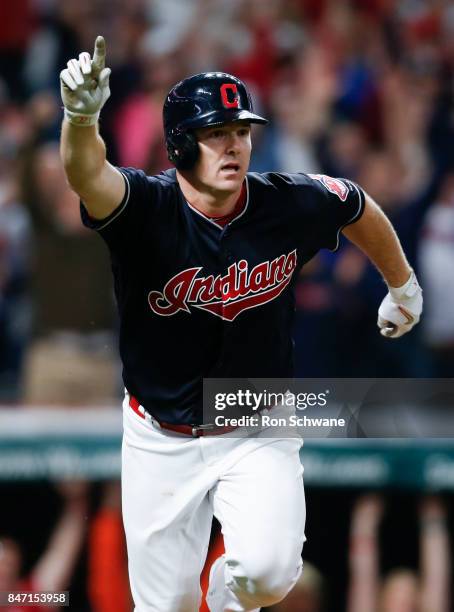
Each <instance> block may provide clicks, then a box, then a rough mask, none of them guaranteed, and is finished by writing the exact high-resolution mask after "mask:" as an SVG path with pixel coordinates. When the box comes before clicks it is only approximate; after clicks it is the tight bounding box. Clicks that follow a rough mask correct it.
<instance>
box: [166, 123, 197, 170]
mask: <svg viewBox="0 0 454 612" xmlns="http://www.w3.org/2000/svg"><path fill="white" fill-rule="evenodd" d="M166 145H167V156H168V158H169V161H170V162H172V164H174V165H175V166H176V168H177V169H178V170H190V169H191V168H192V167H193V166H194V164H195V163H196V161H197V158H198V156H199V145H198V143H197V139H196V137H195V135H194V134H193V133H192V132H191V131H182V130H179V129H174V130H172V131H171V132H170V134H168V135H167V139H166Z"/></svg>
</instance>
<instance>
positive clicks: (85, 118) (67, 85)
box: [60, 36, 110, 126]
mask: <svg viewBox="0 0 454 612" xmlns="http://www.w3.org/2000/svg"><path fill="white" fill-rule="evenodd" d="M105 61H106V41H105V40H104V38H103V37H102V36H98V37H97V38H96V42H95V50H94V53H93V59H91V57H90V54H89V53H85V52H84V53H81V54H80V55H79V59H78V60H77V59H70V60H69V62H68V64H67V66H68V67H67V68H65V69H64V70H62V71H61V72H60V90H61V98H62V100H63V104H64V107H65V117H66V119H67V120H68V121H69V122H70V123H73V124H74V125H79V126H87V125H94V124H95V123H96V122H97V121H98V119H99V113H100V111H101V108H102V107H103V106H104V104H105V102H106V100H107V99H108V98H109V96H110V89H109V77H110V68H106V67H105Z"/></svg>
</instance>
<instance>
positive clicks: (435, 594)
mask: <svg viewBox="0 0 454 612" xmlns="http://www.w3.org/2000/svg"><path fill="white" fill-rule="evenodd" d="M30 493H33V489H30V487H28V488H25V496H27V495H28V496H29V495H30ZM47 494H48V495H50V497H51V499H53V501H54V502H55V503H53V504H51V505H50V507H49V508H48V510H47V516H46V520H45V521H43V520H42V518H41V517H40V515H39V509H40V505H42V502H41V504H40V503H36V504H35V514H36V516H35V522H34V524H30V525H29V526H25V527H24V524H23V523H22V524H21V525H20V526H19V525H17V524H16V525H15V528H13V529H12V528H11V526H8V525H7V524H1V525H0V592H2V593H5V592H12V591H33V592H40V591H51V592H52V591H69V600H70V609H71V610H77V612H130V611H131V610H132V607H133V604H132V599H131V595H130V591H129V585H128V577H127V556H126V546H125V541H124V534H123V527H122V521H121V510H120V504H119V483H118V482H111V483H105V484H103V485H101V484H98V485H97V486H91V487H89V486H87V484H86V483H82V482H76V481H65V482H60V483H57V484H56V485H55V487H54V490H53V491H52V489H50V488H49V487H48V488H47ZM346 497H347V503H344V502H340V504H339V503H338V507H342V506H345V509H344V513H343V517H342V521H339V520H333V518H334V517H333V516H332V508H328V509H327V508H326V506H325V509H324V510H325V515H326V516H325V520H326V517H328V516H329V513H330V514H331V516H330V519H329V520H328V521H327V522H326V523H325V525H324V526H323V528H322V529H321V530H320V529H319V528H317V525H316V524H314V523H316V520H314V519H313V518H311V517H310V516H309V524H308V545H307V547H305V551H304V553H303V557H304V569H303V573H302V575H301V577H300V578H299V580H298V582H297V583H296V585H295V587H294V588H293V589H292V591H291V592H290V593H289V594H288V595H287V597H286V598H285V599H284V600H283V601H282V602H280V603H278V604H275V605H274V606H272V607H270V608H264V609H263V612H451V611H452V609H453V608H452V595H453V593H452V584H453V581H452V570H453V567H452V550H453V543H454V542H453V533H452V521H451V520H450V518H449V517H450V504H451V503H452V499H451V500H450V499H449V498H448V497H446V496H445V497H441V496H436V495H433V494H431V495H421V497H416V496H414V495H411V494H410V496H409V495H408V494H407V500H406V502H404V512H403V513H402V516H399V514H398V513H396V512H395V510H396V508H395V504H394V503H393V496H392V495H385V494H382V493H358V492H355V493H353V495H352V494H351V493H350V494H347V496H346ZM333 499H335V498H333ZM404 499H405V498H401V503H402V501H403V500H404ZM337 500H338V502H339V495H338V494H337ZM312 504H313V501H311V502H310V504H309V505H312ZM315 508H316V506H314V509H315ZM326 510H328V511H329V512H328V513H326ZM36 511H37V512H36ZM27 512H29V510H28V509H26V510H22V511H21V510H19V511H16V516H17V515H18V514H19V515H21V514H24V515H25V514H26V513H27ZM322 512H323V510H322ZM4 522H5V523H6V522H7V521H5V520H4V517H3V518H2V523H4ZM405 523H406V524H407V526H408V525H410V530H408V528H405V527H404V528H402V527H403V525H404V524H405ZM390 524H391V525H393V524H394V534H393V533H392V532H391V533H390V529H389V526H390ZM37 527H39V529H40V531H41V532H44V533H40V534H39V539H38V541H37V542H36V546H35V547H34V548H33V549H31V547H30V538H31V539H35V540H36V537H37V530H36V528H37ZM407 531H409V533H406V532H407ZM333 535H334V537H333ZM408 535H410V540H408V539H407V536H408ZM396 536H397V537H396ZM339 539H340V540H341V542H342V545H341V546H339ZM223 552H224V543H223V538H222V534H221V531H220V526H219V524H218V523H215V524H214V527H213V532H212V537H211V541H210V547H209V551H208V557H207V562H206V565H205V568H204V571H203V573H202V578H201V586H202V590H203V593H204V594H206V591H207V585H208V575H209V570H210V568H211V564H212V563H213V561H214V560H215V559H216V558H217V557H218V556H219V555H220V554H223ZM330 561H331V562H332V564H333V565H334V567H335V570H336V571H334V572H333V571H332V570H331V571H330ZM2 609H4V610H5V612H27V611H28V612H45V610H48V609H49V608H48V607H45V606H39V605H37V606H34V607H31V608H30V607H22V606H20V605H18V604H15V605H11V606H6V607H5V608H2ZM51 609H53V610H55V609H62V610H63V609H64V608H60V607H58V606H56V607H51ZM200 612H208V607H207V606H206V603H205V601H204V600H203V602H202V605H201V607H200Z"/></svg>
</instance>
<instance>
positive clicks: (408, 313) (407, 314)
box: [377, 271, 423, 338]
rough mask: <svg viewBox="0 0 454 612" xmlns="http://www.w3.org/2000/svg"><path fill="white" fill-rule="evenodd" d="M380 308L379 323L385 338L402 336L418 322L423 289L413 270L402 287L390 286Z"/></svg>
mask: <svg viewBox="0 0 454 612" xmlns="http://www.w3.org/2000/svg"><path fill="white" fill-rule="evenodd" d="M388 289H389V293H388V295H387V296H386V297H385V299H384V300H383V302H382V303H381V305H380V308H379V309H378V321H377V325H378V327H379V328H380V333H381V335H382V336H385V338H400V336H403V335H404V334H406V333H407V332H409V331H410V330H411V329H412V328H413V327H414V326H415V325H416V323H418V321H419V319H420V316H421V312H422V303H423V300H422V289H421V287H420V286H419V283H418V280H417V278H416V276H415V273H414V272H413V271H412V273H411V275H410V278H409V279H408V281H407V282H406V283H405V284H404V285H402V287H389V286H388Z"/></svg>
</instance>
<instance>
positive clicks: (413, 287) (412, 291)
mask: <svg viewBox="0 0 454 612" xmlns="http://www.w3.org/2000/svg"><path fill="white" fill-rule="evenodd" d="M388 289H389V293H390V294H391V297H392V299H393V300H394V302H397V303H398V302H401V301H402V300H406V299H409V298H412V297H413V296H414V295H416V293H417V292H418V291H421V287H420V286H419V283H418V279H417V278H416V274H415V273H414V272H413V270H412V271H411V274H410V278H409V279H408V280H407V282H406V283H405V284H403V285H402V286H401V287H389V285H388Z"/></svg>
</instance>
